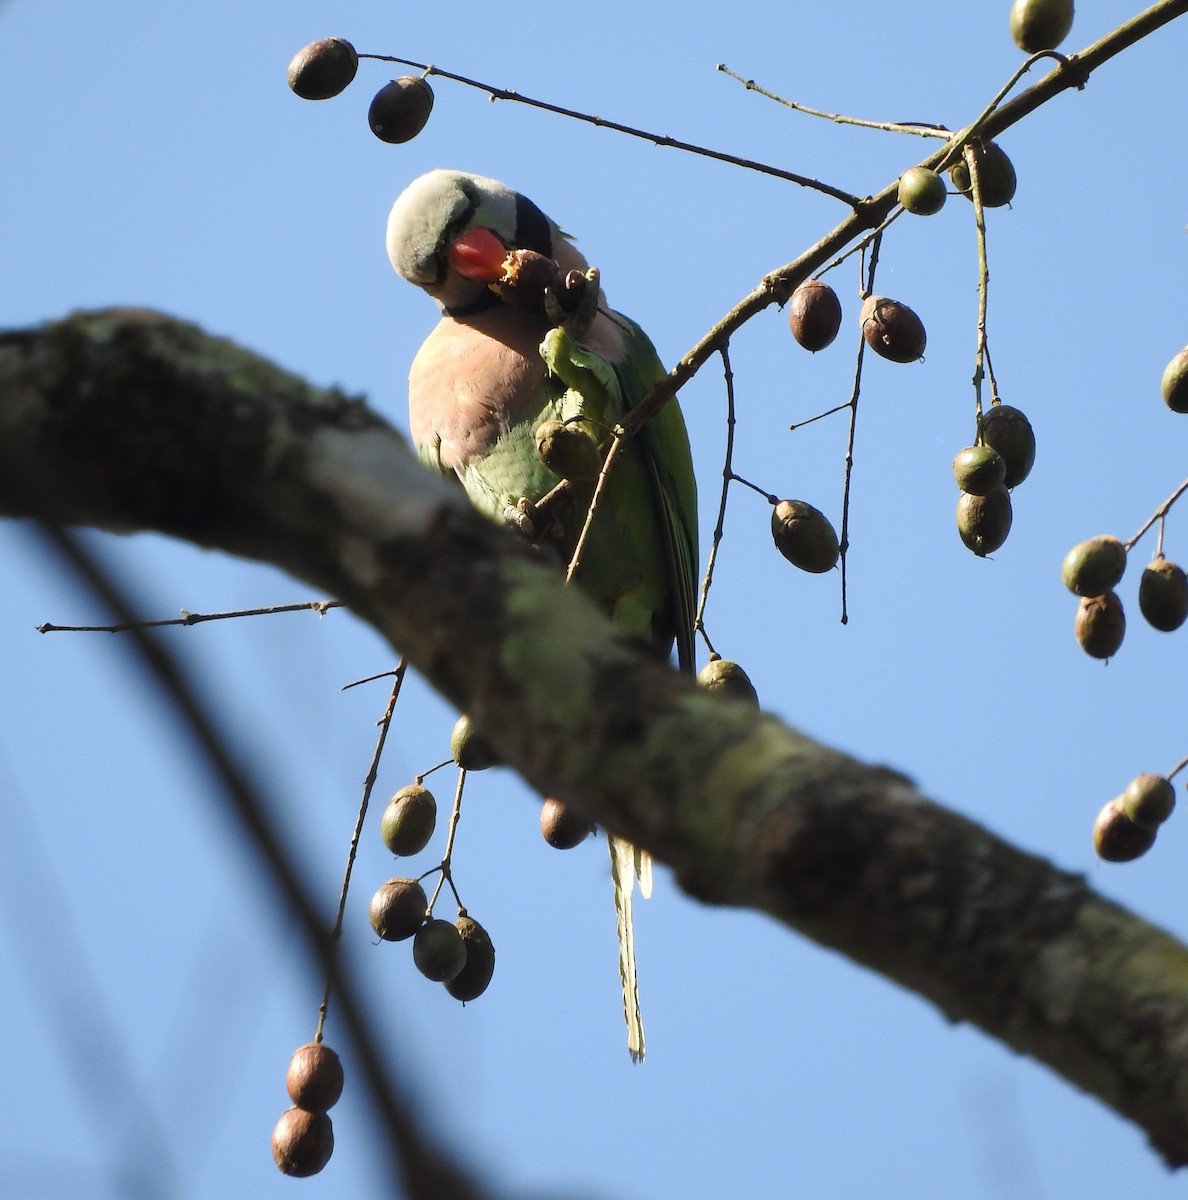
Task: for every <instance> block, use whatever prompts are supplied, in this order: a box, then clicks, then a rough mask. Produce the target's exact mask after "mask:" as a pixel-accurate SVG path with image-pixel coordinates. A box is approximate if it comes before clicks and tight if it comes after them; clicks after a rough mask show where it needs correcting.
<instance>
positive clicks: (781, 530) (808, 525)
mask: <svg viewBox="0 0 1188 1200" xmlns="http://www.w3.org/2000/svg"><path fill="white" fill-rule="evenodd" d="M771 536H772V539H773V540H774V541H775V544H776V549H777V550H779V552H780V553H781V554H782V555H783V556H784V557H785V558H786V559H787V560H788V561H789V562H790V563H791V564H792V565H793V566H796V567H799V568H800V569H801V570H802V571H809V572H811V573H812V574H814V575H821V574H824V572H826V571H832V570H833V568H834V567H835V566H837V560H838V556H839V555H840V553H841V551H840V548H839V547H838V544H837V534H836V533H834V531H833V526H832V525H831V524H830V523H829V519H828V518H827V517H826V516H825V514H824V513H822V512H820V511H819V510H818V509H815V508H814V507H813V506H812V505H811V504H806V503H805V502H804V501H803V500H781V501H780V502H779V503H778V504H777V505H776V506H775V508H774V509H773V510H772V514H771Z"/></svg>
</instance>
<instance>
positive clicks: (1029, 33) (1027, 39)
mask: <svg viewBox="0 0 1188 1200" xmlns="http://www.w3.org/2000/svg"><path fill="white" fill-rule="evenodd" d="M1072 23H1073V0H1015V3H1014V4H1013V5H1012V6H1011V37H1013V38H1014V39H1015V45H1016V46H1018V47H1019V49H1020V50H1022V51H1023V52H1024V53H1025V54H1038V53H1039V52H1040V51H1041V50H1055V49H1056V47H1057V46H1059V45H1060V43H1061V42H1062V41H1064V39H1065V38H1066V37H1068V31H1069V30H1070V29H1072Z"/></svg>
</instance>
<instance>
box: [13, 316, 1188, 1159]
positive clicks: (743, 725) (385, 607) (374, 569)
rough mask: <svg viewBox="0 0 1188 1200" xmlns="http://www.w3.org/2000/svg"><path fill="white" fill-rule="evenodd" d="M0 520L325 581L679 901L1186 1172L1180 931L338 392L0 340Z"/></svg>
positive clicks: (280, 376) (111, 345)
mask: <svg viewBox="0 0 1188 1200" xmlns="http://www.w3.org/2000/svg"><path fill="white" fill-rule="evenodd" d="M0 514H3V515H6V516H10V517H35V518H40V519H44V520H48V521H54V522H62V523H68V524H77V525H89V526H96V527H99V528H103V529H113V530H125V531H126V530H133V529H153V530H159V531H161V532H164V533H168V534H172V535H174V536H177V537H182V538H186V539H188V540H191V541H194V542H197V543H199V544H201V545H204V546H213V547H218V548H220V549H223V550H226V551H228V552H230V553H233V554H239V555H246V556H249V557H252V558H257V559H261V560H265V561H268V562H271V563H274V564H276V565H278V566H281V567H283V568H285V569H286V570H288V571H290V572H292V573H293V574H294V575H296V576H299V577H301V578H303V579H305V580H307V581H309V582H310V583H313V584H315V585H316V586H317V587H319V588H321V589H326V590H327V591H329V592H331V593H333V594H335V595H337V596H338V597H339V598H340V599H341V600H343V601H344V602H345V603H346V604H347V605H348V606H349V607H350V608H351V609H353V610H354V611H355V612H356V613H357V614H358V615H359V616H360V617H362V618H363V619H364V620H367V621H369V622H370V623H371V624H372V625H374V626H375V627H376V628H377V629H378V630H379V631H380V632H381V633H383V634H384V635H385V636H386V637H387V638H388V639H389V640H390V641H391V643H392V644H393V646H394V647H395V648H396V649H398V650H399V651H400V652H401V653H403V654H407V655H408V657H409V659H410V661H411V662H412V663H413V664H414V665H415V667H416V668H417V669H418V670H419V671H421V673H422V674H423V675H424V676H425V677H426V678H427V679H428V680H429V681H430V682H431V683H432V684H433V685H434V686H435V687H437V688H438V689H439V690H440V691H441V692H442V693H444V694H445V695H446V696H447V697H448V698H449V699H450V700H451V701H453V702H454V703H455V704H456V705H458V706H459V707H460V708H464V709H465V710H466V711H468V712H469V713H470V714H471V715H472V717H473V719H474V720H475V722H476V724H477V726H478V727H479V728H480V729H481V730H482V732H483V733H484V735H485V736H486V737H487V738H489V739H490V740H491V741H492V742H493V743H494V744H495V746H496V747H497V748H498V749H499V751H500V752H501V754H502V755H503V756H504V758H505V759H506V761H507V762H508V763H509V764H510V765H512V766H514V767H515V768H516V769H517V770H519V771H520V772H521V774H522V775H523V776H524V777H525V778H526V779H527V780H528V781H529V782H530V783H532V784H533V785H534V786H535V787H537V788H538V789H540V790H541V792H543V793H547V794H550V795H554V796H557V797H559V798H560V799H563V800H565V801H567V802H569V803H572V804H574V805H576V806H577V807H579V808H581V809H582V810H583V811H584V812H586V813H587V814H588V815H589V816H590V817H591V818H593V819H594V820H596V821H597V822H598V823H599V824H600V825H602V826H603V827H605V828H607V829H609V830H612V831H613V832H615V833H617V834H621V835H623V836H625V837H627V838H630V839H631V840H632V841H633V842H636V843H638V844H639V845H641V846H643V847H645V848H646V849H648V850H650V851H651V852H652V853H653V854H654V856H655V857H656V858H657V859H659V860H660V861H662V862H664V863H667V864H668V865H669V866H671V867H672V868H673V869H674V871H675V872H676V875H677V878H678V880H679V881H680V883H681V885H682V886H683V887H684V888H685V889H686V890H687V891H688V892H689V893H690V894H691V895H693V896H696V897H698V898H700V899H702V900H704V901H707V902H709V903H714V904H725V905H737V906H746V907H751V908H755V909H759V910H761V911H764V912H767V913H770V914H771V915H773V916H775V917H777V918H778V919H780V920H781V921H783V922H785V923H786V924H788V925H789V926H790V927H792V928H793V929H796V930H798V931H799V932H801V933H803V934H805V935H807V936H809V937H811V938H814V939H815V940H817V941H818V942H820V943H822V944H824V945H827V946H830V947H832V948H834V949H836V950H839V951H841V952H843V953H845V954H847V955H849V956H850V957H851V958H853V959H855V960H857V961H859V962H862V963H864V964H866V965H867V966H870V967H872V968H874V969H876V970H878V971H880V972H882V973H883V974H884V975H886V976H888V977H889V978H891V979H894V980H896V981H897V982H899V983H901V984H902V985H903V986H905V987H908V988H911V989H912V990H914V991H915V992H917V993H919V994H920V995H921V996H924V997H927V998H928V999H929V1000H931V1001H932V1002H933V1003H934V1004H936V1005H937V1006H938V1007H939V1008H940V1009H941V1010H942V1011H943V1012H944V1013H945V1014H946V1015H947V1016H948V1017H950V1018H951V1019H952V1020H954V1021H971V1022H973V1023H975V1024H977V1025H978V1026H979V1027H981V1028H982V1029H983V1030H985V1031H986V1032H987V1033H990V1034H992V1035H993V1036H995V1037H997V1038H999V1039H1001V1040H1002V1041H1003V1042H1004V1043H1006V1044H1007V1045H1009V1046H1011V1047H1013V1048H1015V1049H1017V1050H1020V1051H1023V1052H1026V1053H1028V1054H1030V1055H1032V1056H1034V1057H1035V1058H1037V1059H1039V1060H1040V1061H1042V1062H1044V1063H1046V1064H1048V1065H1049V1066H1050V1067H1051V1068H1052V1069H1053V1070H1056V1071H1058V1072H1060V1073H1061V1074H1062V1075H1063V1076H1065V1077H1066V1078H1067V1079H1068V1080H1069V1081H1070V1082H1072V1083H1074V1084H1076V1085H1077V1086H1078V1087H1081V1088H1083V1089H1085V1090H1086V1091H1089V1092H1092V1093H1094V1094H1096V1095H1097V1096H1099V1097H1100V1098H1101V1099H1102V1100H1104V1101H1105V1102H1106V1103H1108V1104H1109V1105H1111V1106H1112V1107H1113V1108H1114V1109H1116V1110H1117V1111H1118V1112H1119V1113H1121V1114H1122V1115H1124V1116H1126V1117H1128V1118H1129V1119H1131V1120H1132V1121H1134V1122H1136V1123H1137V1124H1138V1125H1140V1126H1141V1127H1142V1128H1143V1129H1144V1130H1145V1131H1146V1132H1147V1134H1148V1136H1149V1137H1150V1140H1151V1142H1152V1144H1153V1146H1154V1147H1155V1148H1156V1149H1157V1150H1158V1151H1159V1153H1160V1154H1162V1155H1163V1157H1164V1158H1165V1160H1166V1161H1167V1162H1168V1163H1169V1164H1171V1165H1173V1166H1179V1165H1183V1164H1184V1163H1186V1162H1188V948H1185V947H1184V946H1183V945H1181V944H1180V943H1179V942H1177V941H1176V940H1175V939H1173V938H1172V937H1170V936H1169V935H1168V934H1166V933H1164V932H1163V931H1161V930H1159V929H1157V928H1155V927H1153V926H1152V925H1150V924H1148V923H1147V922H1145V921H1143V920H1142V919H1140V918H1138V917H1137V916H1135V915H1133V914H1131V913H1128V912H1127V911H1125V910H1124V909H1122V908H1120V907H1118V906H1117V905H1114V904H1112V903H1110V902H1108V901H1106V900H1104V899H1102V898H1101V897H1099V896H1097V895H1096V894H1095V893H1094V892H1093V891H1092V890H1091V889H1090V888H1089V887H1088V886H1087V885H1086V884H1085V883H1084V881H1083V880H1082V879H1081V878H1080V877H1079V876H1075V875H1070V874H1068V873H1065V872H1062V871H1060V870H1058V869H1056V868H1055V867H1053V866H1052V865H1051V864H1049V863H1047V862H1045V861H1044V860H1042V859H1039V858H1036V857H1034V856H1032V855H1029V854H1026V853H1024V852H1022V851H1020V850H1017V849H1015V848H1014V847H1012V846H1010V845H1008V844H1007V843H1005V842H1003V841H1002V840H1001V839H999V838H997V837H995V836H994V835H992V834H991V833H989V832H988V831H987V830H985V829H983V828H981V827H980V826H978V825H977V824H975V823H973V822H971V821H969V820H966V819H965V818H963V817H960V816H958V815H956V814H954V813H952V812H950V811H948V810H946V809H945V808H943V807H940V806H939V805H936V804H934V803H932V802H930V801H929V800H927V799H925V798H924V797H922V796H921V795H920V794H919V793H918V792H917V791H916V790H915V788H914V787H913V786H912V784H911V783H910V782H909V781H908V780H907V779H905V778H904V777H902V776H900V775H897V774H895V773H893V772H891V771H889V770H886V769H884V768H881V767H877V766H867V765H864V764H862V763H859V762H857V761H855V760H853V759H851V758H848V757H846V756H844V755H842V754H839V753H837V752H835V751H832V750H830V749H828V748H826V747H824V746H821V745H819V744H817V743H815V742H812V741H810V740H809V739H807V738H805V737H803V736H801V735H800V734H798V733H796V732H795V731H794V730H792V729H789V728H788V727H787V726H785V725H783V724H782V723H780V722H779V721H777V720H776V719H775V718H773V717H769V716H762V715H757V714H756V713H755V712H754V711H753V710H752V709H750V708H748V707H746V706H743V705H738V704H735V703H733V702H730V701H724V700H720V699H718V698H716V697H713V696H708V695H705V694H703V693H699V692H698V691H697V689H696V688H695V687H694V686H693V685H692V684H691V683H690V682H689V681H688V680H687V679H683V678H681V677H680V676H678V675H677V674H676V673H674V672H673V671H671V670H670V669H669V668H668V666H667V665H666V664H664V663H661V662H658V661H656V659H655V658H654V657H653V656H652V655H651V653H650V652H649V651H648V649H647V648H646V647H643V646H641V645H638V644H634V643H633V642H632V641H631V640H630V639H628V638H626V637H625V636H624V635H622V634H621V633H619V632H618V631H616V630H615V629H613V628H612V627H611V626H610V625H609V624H608V623H607V622H606V621H605V620H603V618H602V617H601V616H600V615H599V614H598V613H597V612H596V610H595V609H594V608H593V607H592V606H591V605H590V604H589V603H588V602H587V601H586V600H585V598H584V597H583V596H581V595H580V594H579V593H577V592H576V591H574V590H572V589H565V588H564V587H563V586H562V585H561V582H560V580H559V579H558V577H557V575H556V573H555V571H554V570H553V569H551V568H549V567H547V566H545V565H543V564H541V563H540V562H538V561H536V556H535V555H534V553H533V551H532V550H531V548H530V547H528V546H526V545H524V544H523V543H522V542H521V541H519V540H518V539H517V538H515V537H514V536H512V535H511V534H509V533H507V532H506V531H503V530H500V529H498V528H496V527H495V526H493V525H490V524H488V523H487V522H485V521H484V520H482V519H481V518H479V517H478V516H476V515H475V514H474V513H473V512H471V510H470V509H469V507H468V505H467V504H466V502H465V499H464V498H463V496H462V495H461V493H460V491H459V490H458V489H456V488H453V487H451V486H450V485H449V484H447V483H446V482H444V481H442V480H440V479H437V478H434V477H432V476H430V475H428V474H427V473H425V472H424V471H423V470H422V469H421V468H420V467H419V466H418V464H417V463H416V462H415V460H414V459H413V457H412V456H411V455H410V454H409V452H408V451H407V449H406V447H405V446H404V443H403V441H402V439H401V438H400V436H399V435H398V434H397V433H396V432H395V431H394V430H392V429H391V428H390V427H389V426H388V425H387V424H385V423H384V421H383V420H382V419H381V418H380V417H378V416H377V415H376V414H374V413H373V412H371V411H370V410H369V409H368V408H367V407H366V405H365V404H364V403H363V402H362V401H361V400H359V399H354V398H350V397H347V396H345V395H343V394H341V393H339V392H335V391H329V390H324V389H318V388H313V387H311V386H310V385H309V384H307V383H305V382H304V381H302V380H300V379H298V378H296V377H294V376H292V375H289V374H287V373H285V372H283V371H282V370H280V369H279V368H277V367H275V366H274V365H272V364H270V363H268V362H266V361H265V360H263V359H261V358H259V357H257V356H255V355H253V354H251V353H250V352H248V351H246V350H243V349H241V348H239V347H237V346H235V345H234V344H233V343H231V342H228V341H226V340H223V339H217V338H212V337H210V336H208V335H206V334H204V333H203V332H201V331H200V330H199V329H197V328H196V327H194V326H192V325H187V324H184V323H182V322H179V321H175V320H172V319H171V318H168V317H165V316H163V315H161V314H157V313H150V312H145V311H140V310H127V309H120V310H107V311H104V312H97V313H79V314H75V315H73V316H71V317H69V318H67V319H65V320H63V321H61V322H58V323H56V324H53V325H50V326H47V327H44V328H39V329H30V330H21V331H14V332H9V333H7V334H0ZM459 647H462V648H464V649H463V650H462V651H460V650H459ZM625 781H627V785H626V786H625Z"/></svg>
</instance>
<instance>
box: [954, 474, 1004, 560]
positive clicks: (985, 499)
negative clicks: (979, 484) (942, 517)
mask: <svg viewBox="0 0 1188 1200" xmlns="http://www.w3.org/2000/svg"><path fill="white" fill-rule="evenodd" d="M1013 519H1014V513H1013V512H1012V510H1011V495H1010V493H1009V492H1008V491H1007V490H1006V488H1004V487H1002V486H999V487H997V488H995V489H994V490H993V491H992V492H987V493H986V495H985V496H973V495H971V494H970V493H969V492H962V493H961V498H960V499H959V500H958V501H957V532H958V534H960V536H961V540H962V541H963V542H964V543H965V546H966V548H967V549H969V550H972V551H973V552H974V553H975V554H976V555H977V556H978V557H979V558H985V557H986V555H987V554H993V553H994V551H995V550H997V549H999V547H1001V546H1002V544H1003V542H1005V541H1006V540H1007V534H1008V533H1010V531H1011V522H1012V520H1013Z"/></svg>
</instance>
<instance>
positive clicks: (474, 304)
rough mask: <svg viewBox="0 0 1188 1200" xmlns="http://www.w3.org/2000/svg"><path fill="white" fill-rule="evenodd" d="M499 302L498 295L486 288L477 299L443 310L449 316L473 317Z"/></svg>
mask: <svg viewBox="0 0 1188 1200" xmlns="http://www.w3.org/2000/svg"><path fill="white" fill-rule="evenodd" d="M499 303H501V301H500V299H499V297H498V296H497V295H496V294H495V293H494V292H493V291H491V290H490V289H489V288H488V289H486V290H484V291H483V293H482V295H480V296H479V297H478V299H476V300H472V301H471V302H470V303H469V304H455V305H453V306H451V307H450V308H447V309H445V310H444V311H445V313H446V315H447V316H450V317H473V316H474V314H475V313H481V312H485V311H486V310H487V309H488V308H494V307H495V305H496V304H499Z"/></svg>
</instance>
